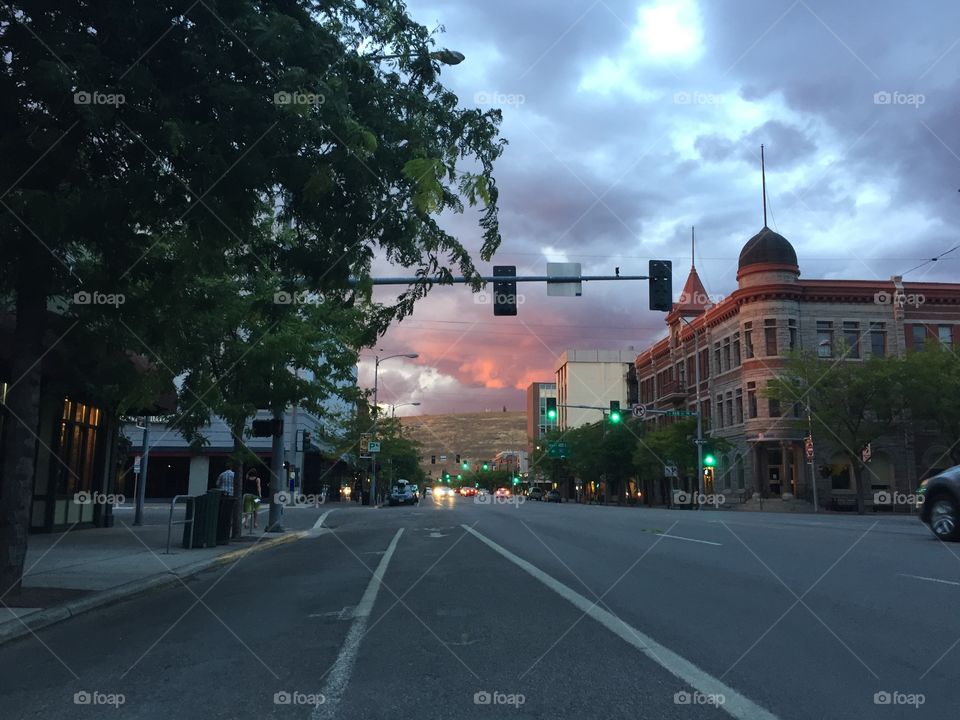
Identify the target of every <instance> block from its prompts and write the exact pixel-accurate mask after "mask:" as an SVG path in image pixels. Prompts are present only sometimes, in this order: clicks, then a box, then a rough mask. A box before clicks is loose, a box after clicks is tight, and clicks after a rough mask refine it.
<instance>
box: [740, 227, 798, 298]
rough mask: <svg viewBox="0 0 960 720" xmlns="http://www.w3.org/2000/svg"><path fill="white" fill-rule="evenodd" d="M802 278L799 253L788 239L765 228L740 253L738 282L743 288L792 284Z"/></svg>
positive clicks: (748, 241)
mask: <svg viewBox="0 0 960 720" xmlns="http://www.w3.org/2000/svg"><path fill="white" fill-rule="evenodd" d="M799 276H800V266H799V265H798V264H797V251H796V250H794V249H793V245H791V244H790V241H789V240H787V239H786V238H785V237H784V236H783V235H781V234H780V233H776V232H774V231H773V230H771V229H770V228H768V227H767V226H766V225H764V226H763V229H762V230H761V231H760V232H758V233H757V234H756V235H754V236H753V237H752V238H750V239H749V240H747V244H746V245H744V246H743V250H741V251H740V262H739V264H738V266H737V283H738V284H739V285H740V287H741V288H746V287H751V286H757V285H769V284H779V283H792V282H796V279H797V278H798V277H799Z"/></svg>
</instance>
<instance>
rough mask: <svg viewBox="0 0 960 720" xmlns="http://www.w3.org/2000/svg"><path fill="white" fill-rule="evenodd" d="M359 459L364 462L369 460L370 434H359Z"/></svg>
mask: <svg viewBox="0 0 960 720" xmlns="http://www.w3.org/2000/svg"><path fill="white" fill-rule="evenodd" d="M360 457H361V458H362V459H364V460H367V459H369V458H370V433H361V434H360Z"/></svg>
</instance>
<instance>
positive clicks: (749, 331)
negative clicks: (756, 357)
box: [743, 322, 753, 360]
mask: <svg viewBox="0 0 960 720" xmlns="http://www.w3.org/2000/svg"><path fill="white" fill-rule="evenodd" d="M743 350H744V352H745V353H746V354H747V359H748V360H749V359H750V358H752V357H753V323H749V322H748V323H744V324H743Z"/></svg>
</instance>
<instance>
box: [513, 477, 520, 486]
mask: <svg viewBox="0 0 960 720" xmlns="http://www.w3.org/2000/svg"><path fill="white" fill-rule="evenodd" d="M513 484H514V485H519V484H520V478H518V477H514V478H513Z"/></svg>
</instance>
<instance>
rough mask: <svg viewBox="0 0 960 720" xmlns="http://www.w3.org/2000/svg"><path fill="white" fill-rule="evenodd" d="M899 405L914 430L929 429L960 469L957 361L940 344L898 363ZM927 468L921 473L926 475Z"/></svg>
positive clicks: (959, 364) (959, 374) (959, 372)
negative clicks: (907, 416) (918, 428)
mask: <svg viewBox="0 0 960 720" xmlns="http://www.w3.org/2000/svg"><path fill="white" fill-rule="evenodd" d="M899 379H900V382H899V386H900V389H901V393H902V395H901V402H902V405H903V407H904V408H905V409H906V410H908V411H909V413H910V417H911V420H912V421H913V424H914V426H915V427H926V428H930V429H932V430H933V431H934V433H935V434H936V438H937V440H938V441H939V442H941V443H943V444H944V445H946V446H947V448H949V456H950V461H951V464H953V465H960V443H958V439H960V406H958V404H957V402H956V398H957V396H958V394H960V358H958V357H957V355H956V353H955V352H954V351H953V350H952V349H949V348H945V347H943V346H941V345H940V344H939V343H937V344H931V345H929V346H928V347H927V348H926V349H925V350H924V352H911V353H907V356H906V357H905V358H904V359H903V360H902V361H900V373H899ZM926 470H927V468H924V469H923V471H924V472H926Z"/></svg>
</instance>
